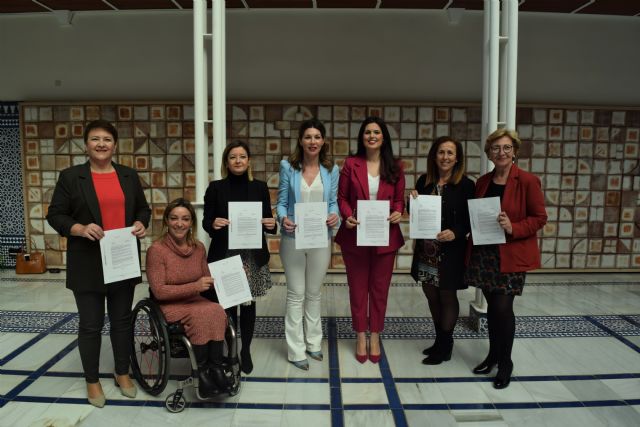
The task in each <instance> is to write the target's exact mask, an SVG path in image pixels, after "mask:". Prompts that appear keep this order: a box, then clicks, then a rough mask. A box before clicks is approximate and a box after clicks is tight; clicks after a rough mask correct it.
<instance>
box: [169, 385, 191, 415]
mask: <svg viewBox="0 0 640 427" xmlns="http://www.w3.org/2000/svg"><path fill="white" fill-rule="evenodd" d="M186 405H187V401H186V399H185V398H184V395H183V394H182V391H181V390H178V391H177V392H175V393H171V394H170V395H169V396H167V398H166V399H165V400H164V406H165V407H166V408H167V410H168V411H169V412H171V413H174V414H177V413H178V412H182V411H184V407H185V406H186Z"/></svg>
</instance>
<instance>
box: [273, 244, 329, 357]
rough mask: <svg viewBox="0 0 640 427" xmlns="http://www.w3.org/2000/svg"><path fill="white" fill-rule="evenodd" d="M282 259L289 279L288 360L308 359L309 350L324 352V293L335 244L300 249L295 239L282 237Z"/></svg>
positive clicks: (286, 319)
mask: <svg viewBox="0 0 640 427" xmlns="http://www.w3.org/2000/svg"><path fill="white" fill-rule="evenodd" d="M280 258H281V259H282V265H283V267H284V275H285V278H286V280H287V312H286V315H285V318H284V327H285V336H286V338H287V348H288V351H287V353H288V354H287V357H288V358H289V360H290V361H292V362H296V361H300V360H303V359H306V358H307V355H306V354H305V350H307V351H320V349H321V343H322V324H321V321H320V300H321V294H320V290H321V288H322V283H323V282H324V277H325V275H326V274H327V269H328V268H329V261H330V259H331V241H329V245H328V247H326V248H318V249H299V250H298V249H296V242H295V239H294V238H292V237H288V236H282V239H281V240H280ZM303 319H304V330H303ZM305 331H306V339H305V333H304V332H305Z"/></svg>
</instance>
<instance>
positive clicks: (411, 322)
mask: <svg viewBox="0 0 640 427" xmlns="http://www.w3.org/2000/svg"><path fill="white" fill-rule="evenodd" d="M63 319H65V321H64V322H63V321H62V320H63ZM330 319H334V320H335V327H336V337H337V339H352V338H354V337H355V334H354V332H353V330H352V327H351V318H350V317H332V318H330ZM589 319H593V320H595V321H596V322H597V323H594V322H593V321H591V320H589ZM638 319H640V315H602V316H588V317H585V316H519V317H518V318H517V321H516V338H553V337H604V336H608V335H610V334H611V333H610V332H608V331H611V332H612V333H615V334H618V335H620V336H640V322H638ZM328 321H329V319H328V318H326V317H324V318H323V319H322V327H323V333H324V336H325V337H328ZM603 327H604V328H603ZM77 330H78V315H77V314H75V313H60V312H42V311H6V310H0V332H13V333H42V332H45V331H49V332H50V333H53V334H75V333H77ZM108 330H109V325H108V317H105V327H104V329H103V331H102V332H103V334H107V333H108ZM454 335H455V337H456V338H458V339H460V338H468V339H473V338H486V334H485V333H477V332H475V331H473V330H472V329H471V328H470V327H469V318H468V317H461V318H460V319H459V321H458V324H457V325H456V329H455V333H454ZM255 336H256V337H258V338H274V339H282V338H284V318H283V317H281V316H259V317H258V321H257V322H256V332H255ZM383 336H384V338H385V339H414V338H415V339H429V338H433V337H435V331H434V329H433V323H432V322H431V320H430V319H429V318H424V317H389V318H387V319H385V331H384V333H383Z"/></svg>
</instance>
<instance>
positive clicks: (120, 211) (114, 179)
mask: <svg viewBox="0 0 640 427" xmlns="http://www.w3.org/2000/svg"><path fill="white" fill-rule="evenodd" d="M91 178H92V180H93V186H94V187H95V189H96V195H97V196H98V204H99V205H100V215H101V216H102V229H103V230H105V231H106V230H114V229H116V228H124V227H125V221H124V193H123V192H122V187H121V186H120V181H119V180H118V174H117V173H116V172H115V171H113V172H111V173H95V172H91Z"/></svg>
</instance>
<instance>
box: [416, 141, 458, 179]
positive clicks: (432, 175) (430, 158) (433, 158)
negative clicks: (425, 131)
mask: <svg viewBox="0 0 640 427" xmlns="http://www.w3.org/2000/svg"><path fill="white" fill-rule="evenodd" d="M445 142H451V143H453V144H454V145H455V146H456V164H455V165H454V166H453V170H452V171H451V177H450V178H449V183H450V184H454V185H455V184H457V183H459V182H460V180H461V179H462V177H463V176H464V173H465V170H466V165H465V161H464V152H463V150H462V144H461V143H460V142H459V141H456V140H455V139H453V138H451V137H450V136H441V137H439V138H438V139H436V140H435V141H434V142H433V144H432V145H431V148H430V149H429V154H428V155H427V180H426V182H425V186H427V185H429V184H437V183H438V181H439V180H440V172H439V170H438V162H437V157H438V150H439V149H440V146H441V145H442V144H444V143H445Z"/></svg>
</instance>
